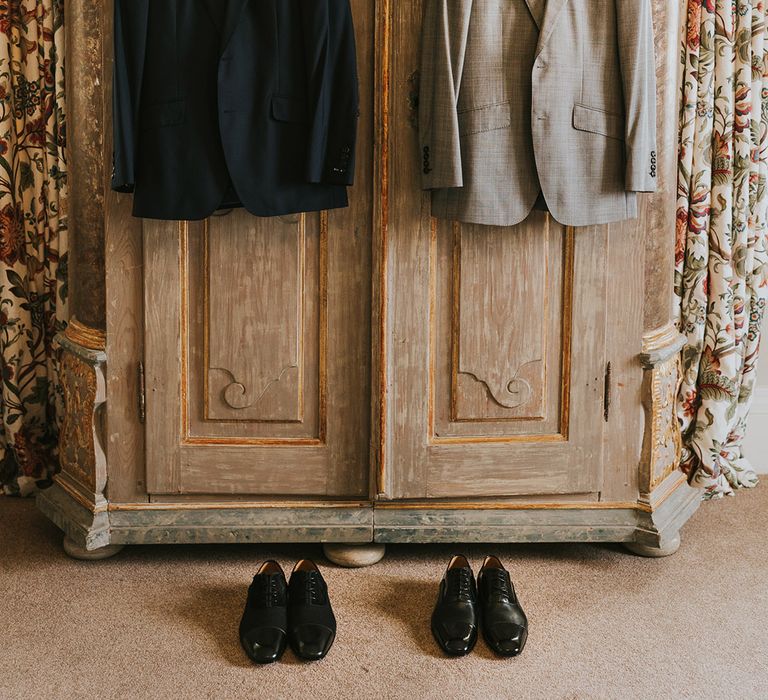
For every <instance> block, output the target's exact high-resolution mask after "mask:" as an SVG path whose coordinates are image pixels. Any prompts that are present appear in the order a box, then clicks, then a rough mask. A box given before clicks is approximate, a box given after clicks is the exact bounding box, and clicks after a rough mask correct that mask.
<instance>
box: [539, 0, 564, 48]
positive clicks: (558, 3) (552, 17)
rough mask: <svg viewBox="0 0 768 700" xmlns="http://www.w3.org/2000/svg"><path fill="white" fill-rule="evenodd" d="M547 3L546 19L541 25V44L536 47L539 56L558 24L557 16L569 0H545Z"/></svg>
mask: <svg viewBox="0 0 768 700" xmlns="http://www.w3.org/2000/svg"><path fill="white" fill-rule="evenodd" d="M543 1H544V2H545V4H546V9H545V11H544V21H543V22H542V25H541V34H540V35H539V45H538V48H537V49H536V55H537V56H538V55H539V54H540V53H541V52H542V50H543V49H544V47H545V46H546V45H547V42H548V41H549V39H550V37H551V36H552V32H553V31H554V29H555V25H556V24H557V18H558V17H559V16H560V13H561V12H562V10H563V8H564V7H565V6H566V5H567V4H568V0H543ZM534 4H535V0H534Z"/></svg>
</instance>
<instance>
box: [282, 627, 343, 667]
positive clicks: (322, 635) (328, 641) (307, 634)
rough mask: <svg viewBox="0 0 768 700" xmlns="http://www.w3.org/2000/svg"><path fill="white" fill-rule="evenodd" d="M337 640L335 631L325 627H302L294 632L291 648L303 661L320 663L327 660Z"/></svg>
mask: <svg viewBox="0 0 768 700" xmlns="http://www.w3.org/2000/svg"><path fill="white" fill-rule="evenodd" d="M335 638H336V633H335V632H334V630H332V629H331V628H330V627H326V626H325V625H300V626H299V627H297V628H296V629H295V630H293V633H292V636H291V648H292V649H293V651H294V653H295V654H296V656H298V657H300V658H302V659H305V660H307V661H318V660H320V659H322V658H325V656H326V654H327V653H328V652H329V651H330V649H331V646H332V645H333V641H334V639H335Z"/></svg>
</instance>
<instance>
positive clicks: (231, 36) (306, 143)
mask: <svg viewBox="0 0 768 700" xmlns="http://www.w3.org/2000/svg"><path fill="white" fill-rule="evenodd" d="M114 28H115V62H114V91H113V99H114V102H113V108H114V122H113V124H114V163H113V164H114V167H113V172H112V189H114V190H116V191H118V192H133V193H134V202H133V213H134V215H135V216H139V217H145V218H154V219H170V220H195V219H204V218H207V217H208V216H210V215H211V214H212V213H213V212H215V211H216V210H217V209H222V208H231V207H236V206H244V207H245V208H246V209H247V210H248V211H250V212H251V213H252V214H255V215H257V216H279V215H284V214H292V213H297V212H308V211H320V210H323V209H333V208H338V207H344V206H347V203H348V202H347V189H346V188H347V186H348V185H351V184H352V181H353V173H354V167H355V142H356V133H357V119H358V116H359V89H358V76H357V62H356V53H355V35H354V27H353V24H352V15H351V10H350V6H349V0H115V27H114Z"/></svg>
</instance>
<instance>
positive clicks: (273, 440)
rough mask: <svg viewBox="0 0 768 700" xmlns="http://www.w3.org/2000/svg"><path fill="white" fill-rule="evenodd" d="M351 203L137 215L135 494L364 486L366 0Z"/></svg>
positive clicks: (360, 26)
mask: <svg viewBox="0 0 768 700" xmlns="http://www.w3.org/2000/svg"><path fill="white" fill-rule="evenodd" d="M353 10H354V13H355V22H356V26H357V30H358V31H357V34H358V52H359V53H358V56H359V72H360V79H361V93H362V95H361V99H362V105H363V106H364V107H363V108H362V109H361V113H362V116H361V120H360V126H359V129H360V131H359V139H358V149H359V151H358V167H357V172H356V179H355V186H354V188H352V189H351V190H350V208H349V209H346V210H335V211H332V212H325V213H314V214H306V215H297V216H289V217H282V218H275V219H260V218H256V217H254V216H251V215H250V214H248V213H247V212H245V211H244V210H242V209H238V210H234V211H232V212H230V213H224V212H222V215H221V216H214V217H212V218H211V219H209V220H208V221H206V222H196V223H185V222H179V223H163V222H150V221H147V222H145V225H144V262H145V265H144V269H145V305H144V306H145V309H146V316H145V326H146V345H145V382H146V389H145V396H146V435H147V448H146V449H147V482H148V491H149V493H150V494H157V495H161V494H239V495H248V494H254V495H288V496H331V497H335V496H339V497H342V496H343V497H355V498H358V497H367V496H368V495H369V471H370V468H369V464H370V460H369V448H370V391H371V385H370V364H371V363H370V336H371V325H370V309H371V301H370V297H371V288H370V287H371V285H370V279H371V227H372V197H371V193H372V183H371V172H372V152H373V144H372V131H373V117H372V108H371V105H372V102H373V95H372V87H373V46H372V44H373V36H374V30H373V8H372V7H370V3H368V2H367V1H366V0H358V1H357V2H354V3H353Z"/></svg>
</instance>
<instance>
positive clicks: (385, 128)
mask: <svg viewBox="0 0 768 700" xmlns="http://www.w3.org/2000/svg"><path fill="white" fill-rule="evenodd" d="M376 5H377V7H378V8H380V9H379V12H378V15H377V22H376V24H377V39H378V40H379V41H380V45H381V51H380V52H377V54H376V55H377V58H376V60H377V61H378V69H377V77H378V78H379V81H380V85H379V89H378V90H376V91H375V93H376V98H375V99H376V103H377V104H376V106H377V107H378V109H377V112H378V114H379V122H378V124H377V132H378V133H377V134H376V139H375V149H376V159H375V160H376V163H377V167H378V168H379V169H380V170H379V197H378V198H377V197H374V201H376V200H377V199H378V200H379V204H378V209H377V213H378V221H377V222H376V223H377V224H378V226H374V228H377V229H378V233H379V241H378V243H379V251H380V253H379V254H380V256H381V260H380V266H379V279H378V284H379V347H378V355H379V356H378V375H379V376H378V393H379V407H378V409H379V416H378V430H377V433H378V435H377V438H378V444H377V445H376V453H377V454H376V457H377V460H378V464H377V465H376V466H377V473H376V491H377V493H384V492H385V491H386V490H387V487H386V484H387V403H388V398H389V395H388V387H387V328H388V323H387V315H388V313H389V304H388V295H389V285H388V277H387V276H388V272H389V149H390V143H389V139H390V129H389V124H390V110H391V104H390V101H391V82H390V81H391V71H392V66H391V61H392V58H393V57H392V21H393V3H392V1H391V0H380V1H379V2H377V3H376Z"/></svg>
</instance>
